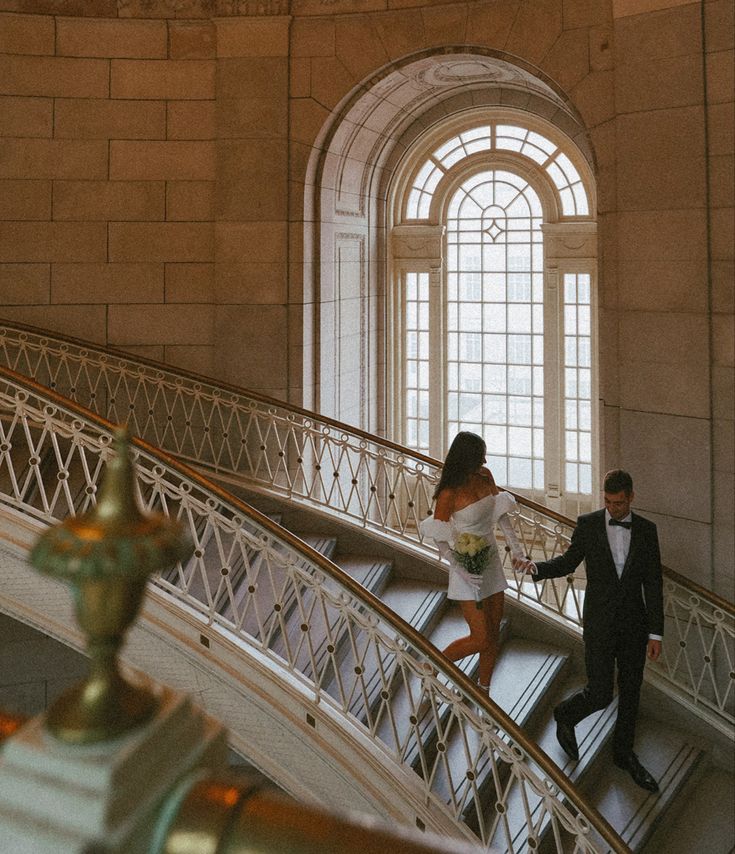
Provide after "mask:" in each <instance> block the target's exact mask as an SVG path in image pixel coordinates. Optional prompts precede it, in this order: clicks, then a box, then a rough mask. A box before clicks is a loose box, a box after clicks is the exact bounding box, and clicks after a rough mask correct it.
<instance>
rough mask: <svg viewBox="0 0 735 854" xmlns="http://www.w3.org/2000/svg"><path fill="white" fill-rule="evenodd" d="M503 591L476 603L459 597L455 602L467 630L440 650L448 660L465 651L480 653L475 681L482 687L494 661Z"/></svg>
mask: <svg viewBox="0 0 735 854" xmlns="http://www.w3.org/2000/svg"><path fill="white" fill-rule="evenodd" d="M503 602H504V595H503V593H502V592H500V593H494V594H493V595H492V596H488V597H487V598H486V599H483V600H482V601H481V602H480V604H481V606H482V607H481V608H478V607H477V603H476V602H472V601H460V603H459V606H460V608H461V609H462V614H463V616H464V618H465V620H466V621H467V625H468V626H469V629H470V633H469V635H467V636H466V637H463V638H458V639H457V640H456V641H452V643H450V644H449V646H448V647H447V648H446V649H445V650H444V655H446V657H447V658H448V659H449V660H450V661H459V660H460V659H461V658H465V657H466V656H468V655H473V654H474V653H476V652H479V653H480V669H479V673H478V677H479V682H480V685H481V687H482V688H483V689H485V690H487V689H489V687H490V678H491V677H492V675H493V670H494V668H495V662H496V661H497V658H498V648H499V643H500V620H501V619H502V616H503Z"/></svg>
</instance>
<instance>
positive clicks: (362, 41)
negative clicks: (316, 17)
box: [291, 3, 510, 97]
mask: <svg viewBox="0 0 735 854" xmlns="http://www.w3.org/2000/svg"><path fill="white" fill-rule="evenodd" d="M477 5H478V6H479V5H480V4H477ZM492 5H493V6H495V5H496V4H495V3H493V4H492ZM474 8H475V4H472V5H471V7H470V11H469V13H468V14H469V16H470V17H471V16H472V10H473V9H474ZM509 26H510V25H509ZM468 27H469V24H468ZM356 44H359V45H360V49H359V50H355V45H356ZM335 54H336V56H337V57H338V58H339V59H340V61H341V62H342V64H343V65H344V66H345V68H347V69H348V70H349V71H350V72H351V73H352V76H353V77H354V78H355V79H356V80H361V79H362V78H363V77H365V76H366V75H368V74H371V73H374V71H375V69H376V68H380V67H382V66H383V65H385V64H386V62H388V60H389V57H388V53H387V51H386V48H385V45H384V44H383V42H382V40H381V38H380V35H379V34H378V31H377V29H376V28H375V25H374V23H373V20H372V17H371V16H369V15H348V16H345V17H343V18H342V17H338V18H336V19H335ZM296 59H298V57H294V58H293V59H292V60H291V61H292V62H294V61H295V60H296ZM293 95H294V97H299V96H298V95H296V93H295V92H294V93H293Z"/></svg>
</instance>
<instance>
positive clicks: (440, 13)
mask: <svg viewBox="0 0 735 854" xmlns="http://www.w3.org/2000/svg"><path fill="white" fill-rule="evenodd" d="M421 17H422V19H423V22H424V37H425V39H426V44H427V45H441V46H444V45H446V44H462V43H463V42H464V41H465V33H466V31H467V7H466V6H465V5H464V4H462V5H460V4H457V5H454V6H448V5H441V6H439V7H425V8H423V9H421Z"/></svg>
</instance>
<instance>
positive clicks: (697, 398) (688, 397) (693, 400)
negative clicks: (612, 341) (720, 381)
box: [619, 354, 710, 418]
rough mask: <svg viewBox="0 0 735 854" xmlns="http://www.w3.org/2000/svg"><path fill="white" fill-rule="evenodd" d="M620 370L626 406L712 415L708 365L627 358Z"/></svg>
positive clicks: (622, 403) (703, 415)
mask: <svg viewBox="0 0 735 854" xmlns="http://www.w3.org/2000/svg"><path fill="white" fill-rule="evenodd" d="M625 355H627V354H625ZM619 370H620V379H619V382H620V395H619V400H620V405H621V406H622V407H623V408H624V409H631V410H635V411H638V412H660V413H666V414H667V415H685V416H689V417H691V418H709V411H710V400H709V371H708V368H707V366H706V365H702V364H689V363H686V362H685V363H683V364H681V363H677V364H668V365H667V364H663V363H661V362H656V363H654V362H642V361H634V360H630V359H625V360H624V361H623V362H621V364H620V365H619Z"/></svg>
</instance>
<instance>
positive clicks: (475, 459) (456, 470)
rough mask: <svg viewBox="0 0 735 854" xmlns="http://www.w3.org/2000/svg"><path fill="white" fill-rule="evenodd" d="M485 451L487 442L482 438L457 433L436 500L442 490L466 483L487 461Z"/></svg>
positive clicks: (444, 468) (464, 431) (463, 432)
mask: <svg viewBox="0 0 735 854" xmlns="http://www.w3.org/2000/svg"><path fill="white" fill-rule="evenodd" d="M485 450H486V449H485V440H484V439H483V438H482V436H478V435H477V433H470V432H469V431H468V430H463V431H462V432H461V433H457V435H456V436H455V437H454V441H453V442H452V444H451V445H450V446H449V450H448V451H447V456H446V459H445V460H444V467H443V468H442V475H441V477H440V478H439V483H438V484H437V487H436V489H435V490H434V498H435V499H436V497H437V496H438V495H439V493H440V492H441V491H442V489H446V488H447V487H453V486H461V485H462V484H463V483H465V482H466V481H467V479H468V478H469V476H470V475H471V474H472V473H473V472H476V471H477V470H478V469H479V468H480V466H481V465H482V464H483V462H484V461H485Z"/></svg>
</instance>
